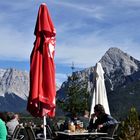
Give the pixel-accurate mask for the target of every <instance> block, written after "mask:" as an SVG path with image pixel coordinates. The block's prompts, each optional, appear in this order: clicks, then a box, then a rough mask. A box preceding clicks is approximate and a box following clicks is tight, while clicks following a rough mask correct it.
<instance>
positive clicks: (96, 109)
mask: <svg viewBox="0 0 140 140" xmlns="http://www.w3.org/2000/svg"><path fill="white" fill-rule="evenodd" d="M94 113H95V115H96V116H97V117H98V116H99V115H100V114H104V113H105V109H104V107H103V105H101V104H97V105H95V107H94Z"/></svg>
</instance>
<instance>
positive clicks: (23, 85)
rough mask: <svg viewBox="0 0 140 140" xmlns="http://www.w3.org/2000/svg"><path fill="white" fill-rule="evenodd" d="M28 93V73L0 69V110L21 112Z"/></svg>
mask: <svg viewBox="0 0 140 140" xmlns="http://www.w3.org/2000/svg"><path fill="white" fill-rule="evenodd" d="M28 94H29V74H28V72H25V71H19V70H16V69H12V68H11V69H0V111H13V112H22V111H23V110H25V109H26V102H27V97H28Z"/></svg>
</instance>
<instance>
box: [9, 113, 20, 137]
mask: <svg viewBox="0 0 140 140" xmlns="http://www.w3.org/2000/svg"><path fill="white" fill-rule="evenodd" d="M18 124H19V116H18V114H15V113H13V112H7V123H6V126H7V130H8V135H10V136H11V135H12V134H13V132H14V130H15V128H16V126H17V125H18Z"/></svg>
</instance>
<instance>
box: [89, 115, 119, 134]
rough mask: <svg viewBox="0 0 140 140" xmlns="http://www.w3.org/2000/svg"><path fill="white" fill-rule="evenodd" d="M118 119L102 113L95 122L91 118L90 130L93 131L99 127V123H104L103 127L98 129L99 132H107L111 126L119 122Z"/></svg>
mask: <svg viewBox="0 0 140 140" xmlns="http://www.w3.org/2000/svg"><path fill="white" fill-rule="evenodd" d="M117 123H118V122H117V120H115V119H114V118H113V117H112V116H110V115H108V114H105V113H102V114H100V115H99V117H97V119H96V120H95V123H93V119H91V120H90V122H89V126H88V130H89V131H92V130H95V129H97V127H98V125H101V124H102V125H103V127H102V128H101V129H100V130H98V131H99V132H104V133H107V130H108V128H109V126H111V125H115V124H117Z"/></svg>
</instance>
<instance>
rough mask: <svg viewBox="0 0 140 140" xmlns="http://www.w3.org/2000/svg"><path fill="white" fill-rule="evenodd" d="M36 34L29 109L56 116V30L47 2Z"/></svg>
mask: <svg viewBox="0 0 140 140" xmlns="http://www.w3.org/2000/svg"><path fill="white" fill-rule="evenodd" d="M34 34H35V36H36V40H35V42H34V48H33V50H32V53H31V58H30V93H29V99H28V105H27V110H28V111H29V112H30V113H31V114H32V115H33V116H36V117H38V116H39V117H43V116H50V117H54V115H55V96H56V85H55V64H54V49H55V35H56V31H55V28H54V25H53V22H52V20H51V18H50V15H49V11H48V9H47V6H46V4H45V3H43V4H41V5H40V8H39V11H38V17H37V22H36V27H35V32H34Z"/></svg>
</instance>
